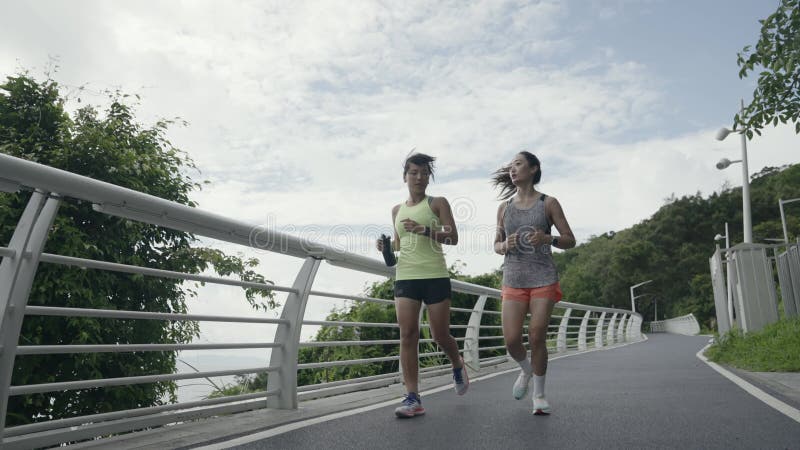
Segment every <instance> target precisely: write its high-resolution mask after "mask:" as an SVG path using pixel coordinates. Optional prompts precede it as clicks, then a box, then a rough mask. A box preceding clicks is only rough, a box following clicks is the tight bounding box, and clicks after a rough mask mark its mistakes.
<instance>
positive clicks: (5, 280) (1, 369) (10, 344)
mask: <svg viewBox="0 0 800 450" xmlns="http://www.w3.org/2000/svg"><path fill="white" fill-rule="evenodd" d="M59 202H60V201H59V200H57V199H55V198H48V195H47V194H43V193H40V192H34V193H33V194H32V195H31V198H30V200H28V205H27V206H26V207H25V211H23V213H22V217H21V218H20V220H19V222H18V223H17V227H16V228H15V229H14V235H13V236H12V237H11V242H10V243H9V245H8V247H9V248H11V249H12V250H14V256H13V257H4V258H3V262H2V263H1V264H0V320H2V322H0V436H2V432H3V429H4V428H5V423H6V415H7V409H8V389H9V387H10V386H11V376H12V374H13V373H14V358H15V356H16V353H17V342H19V333H20V330H21V329H22V319H23V318H24V317H25V307H26V306H27V304H28V295H29V294H30V292H31V286H32V285H33V279H34V277H35V276H36V269H37V267H38V265H39V257H40V256H41V254H42V249H43V248H44V244H45V241H47V233H48V232H49V231H50V227H51V226H52V225H53V220H54V219H55V217H56V212H58V205H59ZM0 439H2V438H0ZM0 442H2V441H1V440H0ZM0 446H2V444H0Z"/></svg>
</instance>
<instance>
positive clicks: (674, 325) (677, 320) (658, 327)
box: [650, 314, 700, 336]
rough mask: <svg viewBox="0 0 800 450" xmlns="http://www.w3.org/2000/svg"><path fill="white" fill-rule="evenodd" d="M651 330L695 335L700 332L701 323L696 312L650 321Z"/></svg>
mask: <svg viewBox="0 0 800 450" xmlns="http://www.w3.org/2000/svg"><path fill="white" fill-rule="evenodd" d="M650 331H651V332H653V333H673V334H685V335H687V336H695V335H697V334H699V333H700V324H698V323H697V319H696V318H695V317H694V314H687V315H685V316H680V317H673V318H671V319H667V320H659V321H657V322H650Z"/></svg>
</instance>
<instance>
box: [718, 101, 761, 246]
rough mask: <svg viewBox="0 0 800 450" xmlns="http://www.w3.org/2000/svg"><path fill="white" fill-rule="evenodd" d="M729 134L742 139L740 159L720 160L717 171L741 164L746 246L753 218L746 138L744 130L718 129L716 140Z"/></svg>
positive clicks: (751, 239) (748, 241)
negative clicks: (737, 163)
mask: <svg viewBox="0 0 800 450" xmlns="http://www.w3.org/2000/svg"><path fill="white" fill-rule="evenodd" d="M741 114H742V115H744V100H742V112H741ZM731 133H739V134H740V135H741V137H742V159H741V160H739V161H730V160H728V159H726V158H723V159H721V160H720V161H719V162H718V163H717V169H719V170H722V169H725V168H727V167H728V166H730V165H731V163H734V162H741V163H742V216H743V217H742V222H743V224H744V242H745V243H746V244H752V243H753V218H752V214H751V213H750V173H749V171H748V169H747V136H746V135H745V132H744V130H736V131H734V130H729V129H728V128H720V129H719V131H717V136H716V137H717V140H718V141H721V140H723V139H725V138H726V137H728V135H729V134H731Z"/></svg>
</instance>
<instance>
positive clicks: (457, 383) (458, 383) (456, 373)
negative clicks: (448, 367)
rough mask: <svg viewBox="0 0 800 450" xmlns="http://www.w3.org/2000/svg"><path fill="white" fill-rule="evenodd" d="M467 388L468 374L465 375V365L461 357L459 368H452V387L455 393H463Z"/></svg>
mask: <svg viewBox="0 0 800 450" xmlns="http://www.w3.org/2000/svg"><path fill="white" fill-rule="evenodd" d="M467 388H469V375H467V365H466V364H464V358H461V368H460V369H453V389H455V391H456V394H458V395H464V394H465V393H466V392H467Z"/></svg>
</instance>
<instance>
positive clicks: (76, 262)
mask: <svg viewBox="0 0 800 450" xmlns="http://www.w3.org/2000/svg"><path fill="white" fill-rule="evenodd" d="M40 260H41V261H42V262H49V263H54V264H61V265H65V266H74V267H81V268H86V269H101V270H109V271H112V272H122V273H133V274H139V275H147V276H151V277H159V278H172V279H179V280H190V281H201V282H204V283H213V284H226V285H229V286H238V287H246V288H252V289H260V290H263V291H282V292H297V290H295V289H292V288H290V287H286V286H276V285H274V284H266V283H256V282H253V281H242V280H232V279H230V278H221V277H212V276H208V275H196V274H191V273H184V272H173V271H171V270H162V269H150V268H147V267H141V266H132V265H128V264H119V263H112V262H107V261H97V260H94V259H84V258H76V257H73V256H61V255H53V254H51V253H42V256H41V258H40Z"/></svg>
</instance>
